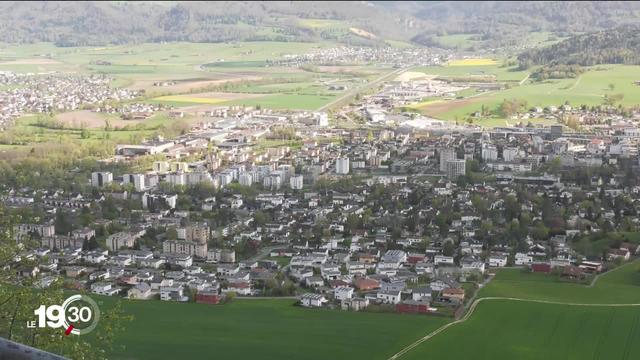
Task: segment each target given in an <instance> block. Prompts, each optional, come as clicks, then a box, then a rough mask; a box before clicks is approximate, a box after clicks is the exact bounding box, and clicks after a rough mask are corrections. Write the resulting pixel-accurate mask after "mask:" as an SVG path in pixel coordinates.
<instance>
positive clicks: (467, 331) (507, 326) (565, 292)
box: [402, 261, 640, 360]
mask: <svg viewBox="0 0 640 360" xmlns="http://www.w3.org/2000/svg"><path fill="white" fill-rule="evenodd" d="M479 296H480V297H513V298H521V299H530V300H534V301H535V300H539V301H552V302H563V303H579V304H600V305H595V306H585V305H575V306H572V305H563V304H549V303H536V302H528V301H513V300H496V299H492V300H486V301H483V302H481V303H480V304H478V306H477V308H476V310H475V312H473V314H472V315H471V316H470V317H469V319H467V320H466V321H464V322H463V323H461V324H455V325H453V326H451V327H449V328H448V329H446V330H445V331H443V332H441V333H439V334H437V335H435V336H434V337H433V338H431V339H429V340H427V341H425V342H423V343H422V344H420V345H418V346H417V347H415V348H414V349H412V350H410V351H409V352H407V353H406V354H405V355H404V356H403V357H402V359H424V358H425V357H427V356H429V357H435V358H453V359H466V358H474V359H498V360H500V359H543V358H544V359H549V360H552V359H583V358H588V359H636V358H638V356H640V348H639V347H638V346H636V345H635V344H637V342H638V341H640V306H615V307H611V306H606V304H616V303H617V304H640V261H635V262H632V263H629V264H625V265H623V266H621V267H619V268H617V269H615V270H614V271H610V272H607V273H605V274H604V275H602V276H601V277H600V278H599V279H598V280H597V282H596V283H595V284H594V286H592V287H589V286H587V285H579V284H571V283H567V282H563V281H560V280H559V279H558V277H557V276H556V275H546V274H539V273H538V274H534V273H528V272H523V271H522V270H521V269H500V270H498V271H497V273H496V276H495V278H494V279H493V280H492V281H491V282H490V283H489V284H488V285H487V286H486V287H485V288H484V289H482V290H481V291H480V293H479ZM602 304H605V305H604V306H603V305H602ZM456 339H458V340H456ZM459 339H464V342H465V344H466V346H463V347H452V346H451V344H452V343H454V342H456V341H459ZM496 339H500V340H499V345H497V343H496V342H495V341H496Z"/></svg>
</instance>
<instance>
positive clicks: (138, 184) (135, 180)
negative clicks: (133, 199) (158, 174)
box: [122, 174, 147, 192]
mask: <svg viewBox="0 0 640 360" xmlns="http://www.w3.org/2000/svg"><path fill="white" fill-rule="evenodd" d="M122 183H123V184H133V187H134V189H136V191H138V192H141V191H144V190H145V189H146V188H147V187H146V185H145V176H144V174H124V175H122Z"/></svg>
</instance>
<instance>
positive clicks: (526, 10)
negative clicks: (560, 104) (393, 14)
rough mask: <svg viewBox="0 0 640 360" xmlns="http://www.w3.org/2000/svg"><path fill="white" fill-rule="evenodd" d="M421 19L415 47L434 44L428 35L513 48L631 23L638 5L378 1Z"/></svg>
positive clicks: (541, 2)
mask: <svg viewBox="0 0 640 360" xmlns="http://www.w3.org/2000/svg"><path fill="white" fill-rule="evenodd" d="M382 5H383V6H387V7H389V8H392V9H394V10H396V11H397V10H401V11H403V12H405V13H411V14H413V15H415V16H416V17H417V18H419V19H420V20H422V21H423V22H424V24H425V25H423V31H422V32H421V33H420V34H419V35H417V36H416V37H415V38H414V41H415V42H417V43H422V44H424V45H428V46H432V45H438V43H437V41H434V39H433V36H434V35H451V34H463V33H464V34H476V35H475V36H474V38H476V39H477V40H478V41H480V42H481V43H482V47H483V48H494V47H501V46H513V45H517V44H518V43H521V42H522V39H523V38H524V37H525V36H527V35H528V34H529V33H531V32H553V33H555V34H557V35H559V36H562V37H564V36H568V35H572V34H576V33H583V32H592V31H596V30H603V29H609V28H613V27H616V26H620V25H624V24H632V23H636V22H637V19H638V18H639V16H640V3H639V2H632V1H628V2H622V1H459V2H458V1H454V2H448V1H424V2H423V1H410V2H383V4H382Z"/></svg>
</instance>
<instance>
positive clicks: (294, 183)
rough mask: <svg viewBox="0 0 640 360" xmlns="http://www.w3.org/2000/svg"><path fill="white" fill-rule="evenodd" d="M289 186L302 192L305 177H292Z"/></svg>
mask: <svg viewBox="0 0 640 360" xmlns="http://www.w3.org/2000/svg"><path fill="white" fill-rule="evenodd" d="M289 185H290V186H291V188H292V189H293V190H302V187H303V186H304V178H303V176H302V175H296V176H292V177H291V178H290V179H289Z"/></svg>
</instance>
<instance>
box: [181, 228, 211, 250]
mask: <svg viewBox="0 0 640 360" xmlns="http://www.w3.org/2000/svg"><path fill="white" fill-rule="evenodd" d="M210 233H211V232H210V230H209V225H207V224H206V223H199V224H189V225H187V227H186V228H185V239H186V240H187V241H194V242H197V243H199V244H206V243H207V242H208V241H209V235H210ZM190 255H191V254H190Z"/></svg>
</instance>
